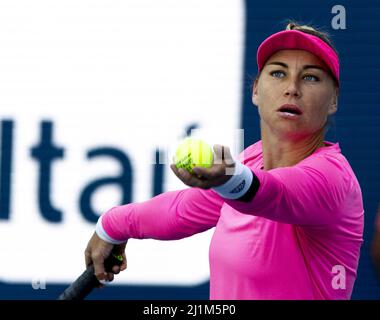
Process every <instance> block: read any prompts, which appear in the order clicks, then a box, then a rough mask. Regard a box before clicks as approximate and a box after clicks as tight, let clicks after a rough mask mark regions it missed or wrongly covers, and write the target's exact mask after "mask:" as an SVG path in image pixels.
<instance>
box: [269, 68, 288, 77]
mask: <svg viewBox="0 0 380 320" xmlns="http://www.w3.org/2000/svg"><path fill="white" fill-rule="evenodd" d="M270 75H271V76H272V77H275V78H283V77H284V76H285V72H283V71H280V70H275V71H272V72H270Z"/></svg>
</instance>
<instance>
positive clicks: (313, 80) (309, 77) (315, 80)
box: [303, 74, 319, 82]
mask: <svg viewBox="0 0 380 320" xmlns="http://www.w3.org/2000/svg"><path fill="white" fill-rule="evenodd" d="M303 78H304V79H306V80H307V81H311V82H317V81H319V78H318V77H316V76H313V75H311V74H307V75H305V76H304V77H303Z"/></svg>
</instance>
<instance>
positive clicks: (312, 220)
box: [225, 155, 353, 225]
mask: <svg viewBox="0 0 380 320" xmlns="http://www.w3.org/2000/svg"><path fill="white" fill-rule="evenodd" d="M348 166H349V165H348V163H347V162H346V161H345V160H342V159H337V158H335V157H333V156H329V155H321V156H313V157H310V159H307V160H305V161H302V162H300V163H299V164H297V165H295V166H293V167H281V168H276V169H273V170H269V171H263V170H256V169H254V170H252V171H253V173H254V174H255V175H256V177H257V178H258V179H259V181H260V187H259V189H258V191H257V193H256V195H255V197H254V198H253V199H252V200H251V201H250V202H242V201H238V200H225V202H226V203H227V204H228V205H230V206H231V207H233V208H234V209H236V210H238V211H240V212H242V213H246V214H252V215H255V216H262V217H265V218H268V219H271V220H274V221H278V222H282V223H289V224H299V225H325V224H330V223H334V221H336V219H337V216H338V215H339V212H338V211H339V210H338V208H339V206H340V205H341V204H342V202H343V201H344V199H345V196H346V195H347V194H348V191H349V188H350V184H351V183H352V181H353V180H352V177H351V174H350V170H348V169H349V168H348Z"/></svg>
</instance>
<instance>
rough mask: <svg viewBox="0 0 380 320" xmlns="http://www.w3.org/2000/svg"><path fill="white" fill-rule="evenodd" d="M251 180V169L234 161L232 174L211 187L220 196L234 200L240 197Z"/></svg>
mask: <svg viewBox="0 0 380 320" xmlns="http://www.w3.org/2000/svg"><path fill="white" fill-rule="evenodd" d="M252 181H253V173H252V171H251V170H250V169H249V168H248V167H247V166H245V165H244V164H242V163H241V162H240V161H235V172H234V175H233V176H232V177H231V178H230V179H229V180H228V181H227V182H226V183H224V184H222V185H221V186H217V187H213V188H212V189H213V190H214V191H215V192H217V193H218V194H219V195H220V196H221V197H222V198H225V199H231V200H236V199H239V198H242V197H243V196H244V195H245V194H246V193H247V191H248V190H249V189H250V187H251V184H252Z"/></svg>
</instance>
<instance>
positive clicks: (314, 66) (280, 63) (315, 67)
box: [267, 61, 325, 71]
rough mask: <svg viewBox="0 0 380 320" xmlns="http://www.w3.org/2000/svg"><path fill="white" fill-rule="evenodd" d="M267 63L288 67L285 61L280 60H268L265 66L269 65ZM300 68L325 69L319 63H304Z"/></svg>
mask: <svg viewBox="0 0 380 320" xmlns="http://www.w3.org/2000/svg"><path fill="white" fill-rule="evenodd" d="M269 65H278V66H282V67H284V68H289V66H288V65H287V64H286V63H284V62H280V61H273V62H270V63H268V64H267V66H269ZM302 69H303V70H305V69H319V70H323V71H325V68H323V67H322V66H320V65H315V64H305V65H304V66H303V68H302Z"/></svg>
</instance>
